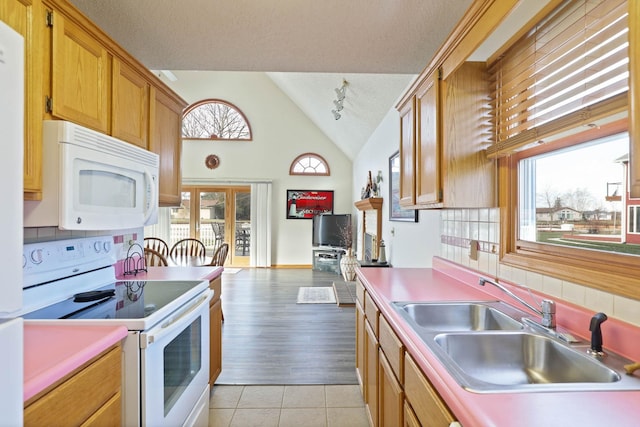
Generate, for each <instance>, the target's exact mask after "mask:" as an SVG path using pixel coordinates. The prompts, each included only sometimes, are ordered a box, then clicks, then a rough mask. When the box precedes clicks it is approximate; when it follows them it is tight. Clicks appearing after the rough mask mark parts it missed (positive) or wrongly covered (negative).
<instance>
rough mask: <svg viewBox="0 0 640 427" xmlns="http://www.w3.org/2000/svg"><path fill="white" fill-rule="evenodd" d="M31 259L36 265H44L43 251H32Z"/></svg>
mask: <svg viewBox="0 0 640 427" xmlns="http://www.w3.org/2000/svg"><path fill="white" fill-rule="evenodd" d="M30 258H31V261H33V263H34V264H36V265H37V264H40V263H42V249H34V250H33V251H31V255H30Z"/></svg>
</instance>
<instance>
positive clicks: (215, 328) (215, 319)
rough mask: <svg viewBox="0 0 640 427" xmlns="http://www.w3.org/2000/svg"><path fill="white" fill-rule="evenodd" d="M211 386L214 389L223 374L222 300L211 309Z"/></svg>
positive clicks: (218, 300)
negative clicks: (221, 373) (214, 384)
mask: <svg viewBox="0 0 640 427" xmlns="http://www.w3.org/2000/svg"><path fill="white" fill-rule="evenodd" d="M209 336H210V337H209V385H211V386H212V387H213V383H215V381H216V379H217V378H218V376H219V375H220V372H222V300H220V299H217V300H216V301H215V302H214V303H212V304H211V306H210V307H209Z"/></svg>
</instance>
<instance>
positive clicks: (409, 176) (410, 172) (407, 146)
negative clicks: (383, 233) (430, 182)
mask: <svg viewBox="0 0 640 427" xmlns="http://www.w3.org/2000/svg"><path fill="white" fill-rule="evenodd" d="M415 150H416V145H415V97H411V98H410V99H409V100H408V101H407V103H406V104H404V105H403V106H402V107H401V108H400V206H407V207H410V206H413V205H415V204H416V197H415V194H416V193H415V188H416V187H415V173H416V171H415V168H416V160H415V159H416V157H415V156H416V151H415Z"/></svg>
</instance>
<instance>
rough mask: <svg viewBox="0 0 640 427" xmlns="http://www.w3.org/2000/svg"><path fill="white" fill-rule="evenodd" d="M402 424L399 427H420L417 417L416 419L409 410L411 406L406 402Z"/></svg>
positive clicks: (411, 410)
mask: <svg viewBox="0 0 640 427" xmlns="http://www.w3.org/2000/svg"><path fill="white" fill-rule="evenodd" d="M403 421H404V422H403V423H402V424H400V425H402V426H403V427H420V421H418V417H416V413H415V412H413V409H411V405H409V404H408V403H407V402H406V401H405V402H404V420H403Z"/></svg>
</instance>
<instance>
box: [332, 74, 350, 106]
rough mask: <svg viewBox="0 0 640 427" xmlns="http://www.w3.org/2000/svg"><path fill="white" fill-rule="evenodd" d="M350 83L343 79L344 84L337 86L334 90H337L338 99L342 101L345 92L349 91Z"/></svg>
mask: <svg viewBox="0 0 640 427" xmlns="http://www.w3.org/2000/svg"><path fill="white" fill-rule="evenodd" d="M348 85H349V82H347V81H346V80H344V79H343V80H342V86H340V87H339V88H335V89H334V90H335V91H336V95H338V101H342V100H343V99H344V97H345V94H346V92H347V86H348Z"/></svg>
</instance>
